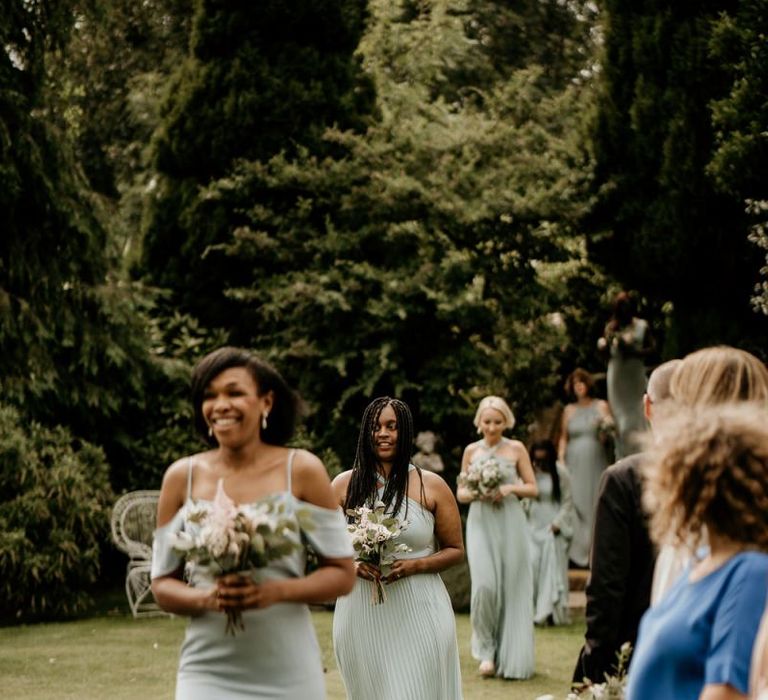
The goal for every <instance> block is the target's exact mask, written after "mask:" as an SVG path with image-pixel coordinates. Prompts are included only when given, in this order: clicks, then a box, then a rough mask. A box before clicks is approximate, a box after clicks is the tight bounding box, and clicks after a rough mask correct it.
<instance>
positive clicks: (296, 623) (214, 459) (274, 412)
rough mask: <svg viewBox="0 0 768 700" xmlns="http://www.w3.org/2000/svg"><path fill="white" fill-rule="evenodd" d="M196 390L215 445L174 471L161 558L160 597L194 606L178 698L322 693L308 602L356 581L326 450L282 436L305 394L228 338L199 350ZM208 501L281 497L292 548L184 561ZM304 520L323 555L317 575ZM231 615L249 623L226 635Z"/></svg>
mask: <svg viewBox="0 0 768 700" xmlns="http://www.w3.org/2000/svg"><path fill="white" fill-rule="evenodd" d="M192 402H193V407H194V415H195V425H196V427H197V429H198V431H199V432H200V434H201V436H202V437H204V439H205V440H207V442H208V443H209V445H210V447H211V449H209V450H207V451H204V452H199V453H197V454H194V455H191V456H189V457H184V458H182V459H180V460H178V461H177V462H175V463H174V464H172V465H171V466H170V467H169V468H168V470H167V471H166V473H165V477H164V478H163V485H162V490H161V493H160V501H159V504H158V518H157V519H158V525H159V527H158V529H157V531H156V533H155V544H154V550H153V565H152V579H153V580H152V590H153V592H154V594H155V597H156V599H157V602H158V603H159V604H160V606H161V607H162V608H163V609H165V610H167V611H168V612H172V613H175V614H178V615H187V616H189V617H190V621H189V624H188V627H187V632H186V636H185V640H184V644H183V645H182V649H181V658H180V660H179V670H178V674H177V680H176V698H177V700H198V699H199V700H202V699H203V698H213V697H215V698H217V699H221V700H237V699H240V698H243V699H244V698H267V697H268V698H277V697H286V698H287V697H301V698H303V699H305V700H311V699H317V700H320V699H321V698H324V697H325V689H324V680H323V668H322V663H321V660H320V653H319V649H318V645H317V641H316V639H315V635H314V631H313V628H312V623H311V620H310V617H309V610H308V608H307V605H306V604H307V603H315V602H325V601H327V600H329V599H332V598H335V597H336V596H337V595H343V594H344V593H346V592H348V591H349V590H350V588H351V586H352V584H353V582H354V569H353V565H352V559H351V554H352V548H351V545H350V542H349V537H348V535H347V533H346V530H345V524H344V518H343V517H342V515H341V513H340V511H339V509H338V505H337V504H336V502H335V499H334V496H333V493H332V491H331V486H330V481H329V479H328V475H327V472H326V470H325V468H324V466H323V464H322V462H320V460H319V459H318V458H317V457H315V456H314V455H313V454H311V453H309V452H306V451H304V450H292V449H288V448H287V447H285V443H286V442H287V441H288V440H289V439H290V438H291V436H292V434H293V430H294V425H295V422H296V416H297V413H298V408H299V405H300V402H299V400H298V398H297V397H296V395H295V394H294V393H293V391H292V390H291V389H290V388H289V387H288V386H287V384H286V383H285V381H284V380H283V378H282V377H281V376H280V374H279V373H278V372H277V370H275V369H274V368H273V367H272V366H271V365H269V364H268V363H266V362H265V361H263V360H262V359H260V358H258V357H257V356H255V355H253V354H252V353H250V352H248V351H246V350H241V349H238V348H221V349H219V350H216V351H214V352H212V353H211V354H209V355H207V356H206V357H204V358H203V359H202V360H201V362H200V363H199V364H198V365H197V367H196V368H195V371H194V374H193V377H192ZM206 506H210V507H211V508H212V509H213V510H212V511H211V512H215V513H216V516H215V517H224V516H227V517H228V515H229V514H234V513H240V514H242V515H243V517H249V516H250V515H253V516H254V517H256V516H259V517H262V518H263V516H264V512H265V509H267V510H270V509H273V510H274V511H275V512H278V513H280V514H281V518H284V519H285V520H286V521H287V522H288V523H289V524H290V527H288V529H287V530H286V532H285V533H284V537H285V538H286V542H285V543H284V544H285V551H286V552H290V553H288V554H285V555H283V556H281V557H277V558H275V559H274V560H273V561H270V562H269V563H268V564H267V565H266V566H264V567H262V568H259V569H252V568H248V567H247V566H246V567H245V570H244V571H241V572H240V573H235V574H229V575H217V574H218V573H219V572H218V571H217V570H216V569H215V568H214V565H213V564H205V565H203V564H202V563H200V560H199V559H197V560H194V559H192V558H190V560H189V561H188V562H186V566H185V561H184V559H183V557H182V554H181V553H180V551H179V549H178V548H177V546H175V545H178V542H179V541H181V540H183V539H184V538H186V539H187V540H190V539H194V538H195V537H197V536H198V535H199V533H200V532H201V526H200V513H201V508H205V507H206ZM217 508H218V509H217ZM299 516H301V518H299ZM238 517H240V516H239V515H238ZM214 519H215V518H214ZM235 525H236V523H235V521H234V520H232V526H233V527H234V526H235ZM299 531H301V533H302V534H303V535H304V536H306V538H307V540H309V542H310V543H311V544H312V546H313V548H314V549H315V550H316V551H317V552H318V554H319V556H320V565H319V567H318V568H317V570H316V571H314V572H313V573H312V574H310V575H309V576H304V568H305V551H304V547H303V545H302V544H301V541H300V538H299V534H298V533H299ZM248 546H250V543H249V545H248ZM280 553H281V554H282V551H281V552H280ZM183 574H186V578H185V577H184V576H183ZM187 581H188V583H187ZM232 620H238V621H239V620H242V627H241V631H240V632H238V633H237V635H236V636H234V637H229V636H227V634H226V632H227V630H228V629H230V627H229V625H228V621H232Z"/></svg>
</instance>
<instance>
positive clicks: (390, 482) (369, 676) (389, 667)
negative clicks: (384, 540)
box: [333, 396, 464, 700]
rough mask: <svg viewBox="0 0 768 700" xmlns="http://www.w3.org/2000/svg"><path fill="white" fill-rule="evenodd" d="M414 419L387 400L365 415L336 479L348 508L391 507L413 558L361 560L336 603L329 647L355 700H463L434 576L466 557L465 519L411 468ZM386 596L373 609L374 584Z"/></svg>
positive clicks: (441, 591) (451, 630)
mask: <svg viewBox="0 0 768 700" xmlns="http://www.w3.org/2000/svg"><path fill="white" fill-rule="evenodd" d="M413 436H414V432H413V418H412V416H411V411H410V409H409V408H408V406H407V405H406V404H405V403H403V402H402V401H399V400H397V399H393V398H390V397H388V396H385V397H381V398H378V399H375V400H374V401H372V402H371V403H370V404H369V406H368V407H367V408H366V409H365V412H364V413H363V420H362V425H361V426H360V436H359V438H358V443H357V453H356V455H355V462H354V465H353V467H352V469H351V470H350V471H346V472H344V473H342V474H340V475H339V476H337V477H336V479H335V480H334V481H333V488H334V492H335V494H336V497H337V499H338V502H339V504H340V505H341V506H342V507H343V508H344V509H345V511H346V510H347V509H353V508H358V507H360V506H364V505H365V506H368V507H371V506H373V504H374V503H376V502H377V501H382V502H383V503H384V504H385V512H387V513H391V514H392V515H394V516H395V517H396V518H398V519H399V520H400V521H401V522H403V521H404V522H405V530H404V531H403V533H402V534H401V535H400V537H399V539H398V542H399V543H403V544H405V545H407V546H408V547H409V549H410V551H408V552H405V553H402V554H401V555H400V558H399V559H397V560H396V561H395V562H394V563H393V564H391V565H390V566H383V567H381V568H379V567H376V566H373V565H371V564H368V563H364V562H357V577H358V578H357V583H356V584H355V588H354V589H353V591H352V593H350V594H349V595H348V596H345V597H343V598H339V599H338V600H337V601H336V611H335V614H334V618H333V645H334V651H335V653H336V661H337V663H338V666H339V669H340V670H341V675H342V678H343V679H344V685H345V686H346V690H347V697H348V698H349V700H369V699H370V698H378V699H379V700H456V699H457V698H461V674H460V671H459V651H458V645H457V643H456V623H455V619H454V616H453V609H452V607H451V601H450V598H449V597H448V592H447V590H446V588H445V585H444V584H443V582H442V580H441V579H440V576H439V575H438V572H440V571H443V570H445V569H447V568H449V567H451V566H454V565H456V564H459V563H460V562H461V561H462V560H463V558H464V543H463V540H462V536H461V519H460V517H459V510H458V507H457V505H456V501H455V500H454V498H453V493H452V492H451V490H450V488H448V485H447V484H446V483H445V481H443V479H442V478H441V477H440V476H438V475H437V474H433V473H431V472H425V471H422V470H421V469H419V468H418V467H416V466H415V465H413V464H411V462H410V456H411V450H412V448H413ZM377 580H378V581H380V582H383V583H384V584H385V585H386V591H387V597H386V600H385V601H384V602H383V603H381V604H373V603H372V601H371V594H372V589H373V586H374V585H375V582H376V581H377Z"/></svg>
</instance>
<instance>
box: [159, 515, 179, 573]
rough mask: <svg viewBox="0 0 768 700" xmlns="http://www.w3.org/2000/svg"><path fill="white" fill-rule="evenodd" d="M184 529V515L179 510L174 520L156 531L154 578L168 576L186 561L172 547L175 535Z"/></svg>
mask: <svg viewBox="0 0 768 700" xmlns="http://www.w3.org/2000/svg"><path fill="white" fill-rule="evenodd" d="M183 528H184V514H183V512H182V510H179V511H178V512H177V513H176V515H174V516H173V519H172V520H170V521H169V522H167V523H166V524H165V525H163V526H162V527H159V528H157V530H155V534H154V537H153V540H152V574H151V576H152V578H157V577H158V576H167V575H168V574H171V573H173V572H174V571H176V570H177V569H179V568H180V567H181V565H182V564H183V563H184V559H183V558H182V557H181V555H180V554H179V553H178V552H176V551H175V550H174V549H173V547H172V546H171V541H172V538H173V536H174V535H176V534H178V533H179V532H181V530H182V529H183Z"/></svg>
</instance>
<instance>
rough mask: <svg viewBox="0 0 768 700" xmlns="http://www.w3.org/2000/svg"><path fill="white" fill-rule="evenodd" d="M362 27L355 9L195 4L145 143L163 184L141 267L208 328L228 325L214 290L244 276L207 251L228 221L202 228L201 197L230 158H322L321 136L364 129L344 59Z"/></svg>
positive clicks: (237, 0)
mask: <svg viewBox="0 0 768 700" xmlns="http://www.w3.org/2000/svg"><path fill="white" fill-rule="evenodd" d="M364 18H365V2H363V1H362V0H343V1H342V2H339V1H338V0H323V1H322V2H306V1H304V0H294V1H293V2H288V3H268V2H264V3H256V4H254V3H252V2H250V0H198V1H197V2H196V3H195V15H194V19H193V23H192V33H191V42H190V52H189V55H188V57H187V58H186V60H185V61H184V62H183V63H182V64H181V65H180V66H179V69H178V71H177V73H176V74H175V76H174V79H173V81H172V84H171V85H170V87H169V92H168V101H167V103H166V105H165V108H164V111H163V118H162V122H161V124H160V127H159V129H158V131H157V133H156V135H155V139H154V143H153V152H154V157H155V162H156V166H157V168H158V170H159V172H160V173H161V175H162V178H161V180H160V181H159V184H158V188H157V190H156V191H155V192H154V193H153V199H152V200H151V203H150V204H151V206H150V211H149V213H148V219H147V223H146V228H145V238H144V256H143V265H144V268H143V269H144V271H146V272H147V273H148V275H149V277H150V278H151V279H152V281H153V283H155V284H157V285H159V286H162V287H167V288H169V289H173V291H174V294H175V299H176V302H177V303H178V304H179V306H180V309H181V310H182V311H184V312H192V313H194V315H196V316H197V317H198V318H200V319H201V320H202V321H203V322H204V323H205V325H207V326H217V325H221V326H227V325H230V324H231V325H235V324H236V323H237V315H236V310H235V309H234V308H233V307H232V306H231V305H229V304H227V303H226V300H225V299H224V298H223V296H221V295H220V294H217V290H219V289H221V282H222V281H223V280H236V281H237V282H238V283H239V282H241V281H242V280H243V279H247V277H248V274H249V271H248V270H247V269H243V267H242V266H241V265H239V264H238V263H237V261H233V260H222V259H221V257H220V256H217V255H215V254H213V253H210V252H208V251H209V248H210V246H214V245H216V244H218V243H221V242H223V241H225V240H226V239H227V237H228V234H229V229H230V226H231V225H232V223H234V222H233V221H232V220H231V216H230V215H231V212H228V211H226V210H218V209H215V208H213V207H208V208H207V217H206V218H205V219H200V218H199V217H198V216H197V215H196V209H197V206H198V204H199V203H200V196H201V195H200V191H199V190H200V188H201V187H205V186H207V184H208V183H209V181H210V180H211V179H212V178H217V177H221V176H223V175H225V174H226V173H227V172H228V171H229V169H230V168H231V167H232V164H233V161H234V160H235V159H237V158H256V159H262V158H264V159H268V158H269V157H271V156H273V155H275V154H276V153H278V152H280V151H281V150H284V149H287V150H293V149H294V148H295V147H296V146H297V145H299V144H301V145H303V146H307V147H310V148H313V149H319V148H322V147H323V144H322V142H321V140H320V136H321V135H322V133H323V131H324V130H325V128H326V127H328V126H332V125H334V124H338V125H340V126H342V127H344V128H348V127H353V128H360V127H362V126H363V124H364V120H365V118H366V116H367V110H368V105H369V103H370V96H369V95H370V90H369V89H368V88H367V85H366V83H365V81H363V80H362V79H361V74H360V70H359V66H358V63H357V61H355V60H354V59H353V58H352V53H353V52H354V50H355V48H356V46H357V43H358V41H359V38H360V33H361V32H362V29H363V22H364Z"/></svg>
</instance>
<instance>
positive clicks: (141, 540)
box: [112, 491, 166, 617]
mask: <svg viewBox="0 0 768 700" xmlns="http://www.w3.org/2000/svg"><path fill="white" fill-rule="evenodd" d="M159 495H160V492H159V491H131V492H129V493H126V494H125V495H123V496H121V497H120V498H119V499H118V500H117V502H116V503H115V505H114V507H113V509H112V540H113V542H114V543H115V545H116V546H117V548H118V549H120V550H121V551H123V552H125V553H126V554H127V555H128V566H127V568H126V572H125V594H126V595H127V596H128V605H129V606H130V608H131V613H132V614H133V616H134V617H144V616H150V615H165V614H166V613H164V612H163V611H162V610H160V608H159V607H158V605H157V603H156V602H155V599H154V597H153V596H152V589H151V587H150V586H151V577H150V571H151V568H152V536H153V533H154V531H155V523H156V519H157V499H158V497H159Z"/></svg>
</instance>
